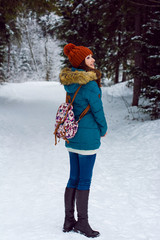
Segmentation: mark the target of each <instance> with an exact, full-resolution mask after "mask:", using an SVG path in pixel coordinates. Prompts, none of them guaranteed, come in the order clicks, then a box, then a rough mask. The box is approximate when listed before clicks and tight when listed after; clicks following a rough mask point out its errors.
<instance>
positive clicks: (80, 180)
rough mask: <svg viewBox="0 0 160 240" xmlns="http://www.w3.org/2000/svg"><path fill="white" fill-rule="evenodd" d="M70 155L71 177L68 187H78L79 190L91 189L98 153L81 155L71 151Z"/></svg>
mask: <svg viewBox="0 0 160 240" xmlns="http://www.w3.org/2000/svg"><path fill="white" fill-rule="evenodd" d="M69 156H70V177H69V181H68V184H67V187H68V188H76V189H78V190H89V188H90V185H91V179H92V172H93V167H94V163H95V159H96V154H94V155H81V154H78V153H73V152H69Z"/></svg>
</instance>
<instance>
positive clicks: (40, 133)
mask: <svg viewBox="0 0 160 240" xmlns="http://www.w3.org/2000/svg"><path fill="white" fill-rule="evenodd" d="M122 97H123V98H125V99H126V101H127V102H128V103H129V104H130V103H131V98H132V93H131V90H130V89H129V88H127V87H126V86H125V83H121V84H117V85H115V86H111V87H104V88H103V103H104V110H105V114H106V118H107V122H108V126H109V129H108V134H107V136H106V137H105V138H102V145H101V148H100V149H99V151H98V154H97V159H96V164H95V167H94V174H93V180H92V185H91V193H90V201H89V222H90V224H91V226H92V227H93V229H95V230H99V231H100V233H101V236H100V237H99V240H106V239H108V240H158V239H159V236H160V201H159V199H160V164H159V158H160V150H159V143H160V134H159V132H160V120H156V121H144V122H142V121H133V120H131V119H130V118H129V117H128V114H129V113H128V109H127V108H126V106H125V103H124V101H123V98H122ZM64 99H65V92H64V90H63V86H62V85H60V84H59V83H58V82H26V83H8V84H4V85H2V86H0V126H1V128H0V239H1V240H22V239H23V240H41V239H43V240H53V239H56V240H72V239H74V240H80V239H87V238H86V237H84V236H82V235H79V234H77V233H73V232H71V233H63V232H62V225H63V220H64V204H63V194H64V189H65V186H66V182H67V180H68V175H69V159H68V153H67V151H66V149H65V147H64V142H63V141H61V142H60V143H58V145H57V146H55V145H54V135H53V130H54V119H55V114H56V111H57V108H58V106H59V105H60V104H61V103H62V102H63V101H64Z"/></svg>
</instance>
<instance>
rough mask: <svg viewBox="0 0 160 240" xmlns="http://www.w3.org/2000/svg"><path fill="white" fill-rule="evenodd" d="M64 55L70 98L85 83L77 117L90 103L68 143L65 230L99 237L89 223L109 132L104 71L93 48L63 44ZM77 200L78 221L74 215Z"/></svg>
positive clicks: (63, 77) (63, 78)
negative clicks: (96, 176)
mask: <svg viewBox="0 0 160 240" xmlns="http://www.w3.org/2000/svg"><path fill="white" fill-rule="evenodd" d="M64 54H65V55H66V56H67V57H68V59H69V61H70V63H71V65H72V68H71V69H70V68H64V69H63V70H62V71H61V73H60V82H61V83H62V84H63V85H64V88H65V90H66V92H67V94H68V95H69V96H70V97H71V99H72V98H73V96H74V93H75V91H76V90H77V88H78V87H79V85H82V87H81V88H80V90H79V92H78V94H77V96H76V98H75V100H74V103H73V108H74V114H75V118H76V120H77V119H78V118H79V116H80V114H81V113H82V112H83V110H84V109H85V108H86V107H87V106H88V104H89V105H90V110H89V111H88V112H87V114H86V115H85V116H84V117H83V118H82V119H81V120H80V122H79V127H78V131H77V133H76V135H75V137H73V138H72V139H69V143H67V142H66V143H65V145H66V147H67V149H68V151H69V157H70V177H69V181H68V184H67V187H66V190H65V221H64V226H63V231H64V232H69V231H71V230H73V231H75V232H80V233H81V234H83V235H85V236H87V237H97V236H99V235H100V234H99V232H98V231H94V230H92V228H91V227H90V225H89V223H88V198H89V190H90V185H91V178H92V171H93V167H94V163H95V159H96V152H97V150H98V148H99V147H100V138H101V137H103V136H105V135H106V133H107V123H106V119H105V115H104V111H103V105H102V101H101V89H100V86H101V84H100V77H101V73H100V71H99V70H96V69H95V66H94V63H95V60H94V58H93V53H92V51H91V50H90V49H88V48H86V47H83V46H76V45H74V44H72V43H69V44H67V45H66V46H65V47H64ZM75 199H76V206H77V213H78V221H76V220H75V218H74V205H75Z"/></svg>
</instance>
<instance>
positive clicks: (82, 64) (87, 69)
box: [78, 59, 102, 88]
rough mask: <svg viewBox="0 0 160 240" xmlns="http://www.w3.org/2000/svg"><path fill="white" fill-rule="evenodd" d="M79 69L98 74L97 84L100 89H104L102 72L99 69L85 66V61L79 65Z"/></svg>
mask: <svg viewBox="0 0 160 240" xmlns="http://www.w3.org/2000/svg"><path fill="white" fill-rule="evenodd" d="M78 68H79V69H83V70H85V71H86V72H89V71H92V72H95V73H96V76H97V79H96V80H95V81H96V83H97V84H98V87H99V88H100V87H102V85H101V75H102V74H101V72H100V71H99V70H98V69H93V68H90V67H88V66H87V65H86V64H85V59H84V60H83V62H82V63H81V64H80V65H79V67H78Z"/></svg>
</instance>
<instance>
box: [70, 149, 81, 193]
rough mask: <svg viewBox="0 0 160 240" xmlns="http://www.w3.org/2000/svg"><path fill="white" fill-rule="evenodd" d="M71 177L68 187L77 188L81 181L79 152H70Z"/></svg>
mask: <svg viewBox="0 0 160 240" xmlns="http://www.w3.org/2000/svg"><path fill="white" fill-rule="evenodd" d="M69 157H70V177H69V180H68V183H67V187H68V188H77V186H78V181H79V158H78V154H77V153H73V152H69Z"/></svg>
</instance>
